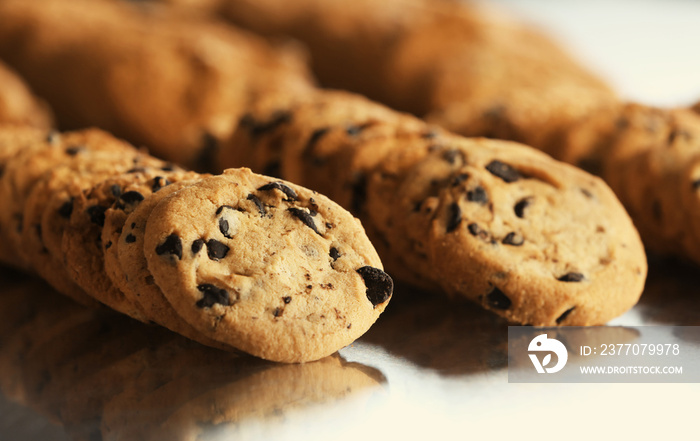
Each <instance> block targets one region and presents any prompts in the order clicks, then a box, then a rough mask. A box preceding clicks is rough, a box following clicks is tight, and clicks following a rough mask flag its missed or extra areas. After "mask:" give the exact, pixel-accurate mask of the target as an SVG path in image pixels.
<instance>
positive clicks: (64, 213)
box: [58, 198, 73, 219]
mask: <svg viewBox="0 0 700 441" xmlns="http://www.w3.org/2000/svg"><path fill="white" fill-rule="evenodd" d="M71 214H73V198H70V199H69V200H67V201H66V202H64V203H63V204H61V206H60V207H59V209H58V215H59V216H61V217H62V218H64V219H70V215H71Z"/></svg>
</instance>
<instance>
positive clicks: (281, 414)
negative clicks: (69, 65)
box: [0, 271, 385, 441]
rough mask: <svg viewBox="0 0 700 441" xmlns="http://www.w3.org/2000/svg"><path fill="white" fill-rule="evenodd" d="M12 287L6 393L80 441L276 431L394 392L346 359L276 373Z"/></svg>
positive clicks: (4, 317) (7, 301)
mask: <svg viewBox="0 0 700 441" xmlns="http://www.w3.org/2000/svg"><path fill="white" fill-rule="evenodd" d="M0 283H1V284H2V285H3V287H4V289H3V291H2V292H1V293H0V346H2V348H3V350H2V351H1V352H0V393H2V395H3V396H4V397H7V398H9V399H10V400H12V401H14V402H17V403H20V404H22V405H23V406H27V407H30V408H32V409H34V410H35V411H36V412H37V413H39V414H42V415H44V416H46V417H47V418H48V419H49V420H51V421H52V422H56V423H59V424H61V425H62V426H63V427H64V429H65V430H66V433H67V434H69V436H70V437H71V439H75V440H95V439H110V440H124V441H131V440H136V439H139V440H154V441H155V440H162V439H168V440H183V441H184V440H192V439H200V437H201V436H211V435H212V434H213V433H216V434H219V435H220V434H222V433H227V434H229V435H234V434H237V433H240V431H241V430H245V428H246V427H247V426H251V425H254V424H255V423H256V422H257V419H258V418H265V421H266V425H268V426H273V427H274V423H275V422H281V421H282V420H283V419H284V418H285V417H288V415H289V414H291V413H292V412H294V411H295V410H300V409H304V408H307V407H312V406H314V405H322V404H326V403H328V402H329V401H330V402H332V401H335V400H339V399H342V398H343V397H346V396H349V395H353V394H354V395H357V394H358V392H361V391H368V390H372V389H373V388H377V387H379V386H380V385H381V384H382V383H383V382H385V379H384V378H383V376H382V374H381V373H380V372H378V371H376V370H374V369H372V368H370V367H367V366H363V365H360V364H357V363H349V362H346V361H345V360H343V359H342V358H341V357H340V356H339V355H337V354H336V355H333V356H330V357H326V358H324V359H321V360H319V361H316V362H312V363H304V364H291V365H289V364H287V365H281V364H277V363H271V362H267V361H264V360H260V359H256V358H253V357H248V356H245V355H242V354H238V353H233V352H227V353H224V352H221V351H218V350H215V349H211V348H207V347H204V346H201V345H199V344H197V343H194V342H191V341H188V340H186V339H184V338H181V337H179V336H177V335H175V334H173V333H170V332H167V331H164V330H162V329H159V328H157V327H153V326H146V325H143V324H141V323H137V322H134V321H132V320H129V319H127V318H126V317H122V316H119V315H117V314H112V313H110V312H108V311H105V310H89V309H86V308H81V307H80V306H79V305H77V304H75V303H73V302H70V301H69V300H67V299H65V298H63V297H62V296H60V295H58V294H56V293H55V292H53V291H52V290H51V289H50V288H49V287H47V286H46V285H45V284H43V283H41V282H39V281H35V280H27V279H24V280H18V279H17V277H16V276H10V275H9V274H5V273H3V272H2V271H0ZM212 407H216V409H217V411H216V412H214V413H212V411H211V409H212ZM35 430H37V429H36V428H35Z"/></svg>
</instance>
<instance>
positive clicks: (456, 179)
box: [452, 173, 469, 187]
mask: <svg viewBox="0 0 700 441" xmlns="http://www.w3.org/2000/svg"><path fill="white" fill-rule="evenodd" d="M467 179H469V175H468V174H467V173H460V174H458V175H457V176H455V177H454V178H452V186H453V187H456V186H458V185H459V184H461V183H462V182H464V181H466V180H467Z"/></svg>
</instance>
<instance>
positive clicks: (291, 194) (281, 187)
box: [258, 182, 297, 202]
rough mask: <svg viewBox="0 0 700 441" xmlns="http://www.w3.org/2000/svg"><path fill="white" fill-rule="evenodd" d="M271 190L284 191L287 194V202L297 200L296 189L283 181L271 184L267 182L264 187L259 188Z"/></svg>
mask: <svg viewBox="0 0 700 441" xmlns="http://www.w3.org/2000/svg"><path fill="white" fill-rule="evenodd" d="M270 190H279V191H281V192H282V193H284V194H285V195H286V196H287V199H286V201H287V202H292V201H296V200H297V194H296V192H295V191H294V190H292V189H291V188H290V187H289V186H287V185H285V184H283V183H281V182H270V183H269V184H265V185H263V186H262V187H260V188H258V191H270Z"/></svg>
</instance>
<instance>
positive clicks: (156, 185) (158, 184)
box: [151, 176, 171, 193]
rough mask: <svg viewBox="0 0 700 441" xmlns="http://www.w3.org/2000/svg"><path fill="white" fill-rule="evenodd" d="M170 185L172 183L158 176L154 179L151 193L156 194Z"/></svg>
mask: <svg viewBox="0 0 700 441" xmlns="http://www.w3.org/2000/svg"><path fill="white" fill-rule="evenodd" d="M170 184H171V182H170V181H169V180H168V179H166V178H164V177H163V176H156V177H155V178H153V185H152V186H151V191H152V192H153V193H155V192H157V191H158V190H160V189H161V188H163V187H167V186H168V185H170Z"/></svg>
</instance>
